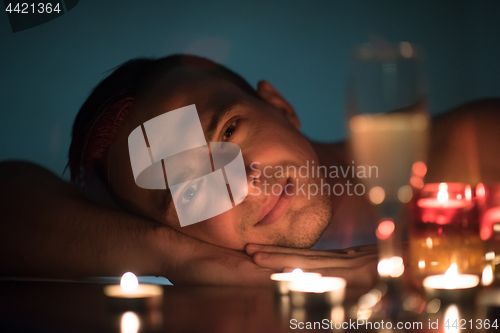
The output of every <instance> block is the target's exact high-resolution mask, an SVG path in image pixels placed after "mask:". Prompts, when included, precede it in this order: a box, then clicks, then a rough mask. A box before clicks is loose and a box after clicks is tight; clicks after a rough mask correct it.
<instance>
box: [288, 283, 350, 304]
mask: <svg viewBox="0 0 500 333" xmlns="http://www.w3.org/2000/svg"><path fill="white" fill-rule="evenodd" d="M345 286H346V280H345V279H343V278H340V277H327V276H324V277H320V278H316V279H310V280H302V281H294V282H290V284H289V289H290V296H291V301H292V305H293V306H295V307H302V306H309V307H325V306H327V305H332V306H335V305H340V304H342V302H343V301H344V296H345Z"/></svg>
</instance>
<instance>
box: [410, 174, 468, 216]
mask: <svg viewBox="0 0 500 333" xmlns="http://www.w3.org/2000/svg"><path fill="white" fill-rule="evenodd" d="M432 185H433V184H429V185H427V186H428V187H431V186H432ZM434 186H435V185H434ZM471 199H472V192H471V188H470V186H467V187H465V191H464V194H463V195H462V194H460V193H459V194H457V195H454V196H452V197H450V194H449V192H448V184H446V183H440V184H439V186H438V191H437V195H436V197H434V198H422V199H419V200H418V201H417V206H418V207H419V208H421V209H422V221H423V222H434V223H437V224H448V223H450V222H451V220H452V218H453V215H454V214H455V213H456V212H457V211H458V210H461V209H462V210H463V209H467V208H470V207H472V201H471Z"/></svg>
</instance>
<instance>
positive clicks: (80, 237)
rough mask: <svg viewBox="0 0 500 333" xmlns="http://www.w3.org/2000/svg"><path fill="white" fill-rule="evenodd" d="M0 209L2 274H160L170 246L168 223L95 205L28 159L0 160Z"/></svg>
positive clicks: (0, 268)
mask: <svg viewBox="0 0 500 333" xmlns="http://www.w3.org/2000/svg"><path fill="white" fill-rule="evenodd" d="M0 214H1V218H0V219H1V222H0V263H1V265H0V273H1V274H2V275H11V276H45V277H68V278H71V277H79V276H90V275H119V274H122V273H123V272H125V271H127V270H133V271H134V272H136V273H137V274H148V275H159V274H160V266H161V264H160V258H161V257H162V256H163V254H164V253H165V254H167V252H168V251H165V250H164V249H163V248H162V244H164V245H167V244H165V242H162V239H164V238H165V235H166V233H168V232H169V229H168V228H165V227H159V225H158V224H156V223H154V222H151V221H148V220H146V219H142V218H140V217H136V216H133V215H130V214H127V213H124V212H120V211H115V210H111V209H107V208H104V207H100V206H97V205H95V204H93V203H91V202H89V201H87V200H86V199H85V198H84V197H82V196H81V195H80V194H79V193H78V192H77V191H76V190H75V189H73V188H72V187H71V186H70V185H69V184H67V183H65V182H64V181H62V180H61V179H59V178H58V177H57V176H55V175H53V174H52V173H50V172H49V171H47V170H45V169H43V168H41V167H38V166H36V165H33V164H29V163H24V162H6V163H5V162H4V163H1V164H0ZM167 236H168V235H167ZM167 259H168V258H164V260H167Z"/></svg>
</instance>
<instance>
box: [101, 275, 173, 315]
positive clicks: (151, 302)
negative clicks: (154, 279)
mask: <svg viewBox="0 0 500 333" xmlns="http://www.w3.org/2000/svg"><path fill="white" fill-rule="evenodd" d="M104 294H105V295H106V296H108V297H109V301H110V306H111V307H112V308H115V309H118V310H124V309H140V310H143V309H145V308H155V307H158V306H159V305H161V303H162V297H161V296H162V295H163V289H162V288H161V287H160V286H157V285H151V284H139V280H138V279H137V276H135V274H134V273H132V272H127V273H125V274H123V276H122V278H121V280H120V285H111V286H105V287H104Z"/></svg>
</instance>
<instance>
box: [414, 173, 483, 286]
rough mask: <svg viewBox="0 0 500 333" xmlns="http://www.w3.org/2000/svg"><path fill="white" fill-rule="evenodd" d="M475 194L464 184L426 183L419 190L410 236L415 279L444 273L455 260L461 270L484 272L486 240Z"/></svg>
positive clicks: (469, 272) (465, 271) (473, 272)
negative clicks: (481, 230)
mask: <svg viewBox="0 0 500 333" xmlns="http://www.w3.org/2000/svg"><path fill="white" fill-rule="evenodd" d="M474 194H475V193H474V191H473V189H472V188H471V186H470V185H465V184H461V183H435V184H426V185H425V186H424V187H423V188H422V190H421V191H420V192H419V193H417V195H416V198H415V200H414V201H413V207H412V210H413V218H412V221H411V224H410V237H409V245H410V269H411V272H412V275H413V276H414V277H415V278H416V281H420V283H421V279H423V278H424V277H426V276H428V275H435V274H444V273H445V272H446V270H447V269H448V268H450V267H451V265H452V264H453V263H455V264H456V265H457V267H458V271H459V272H460V273H468V274H480V273H481V270H482V265H483V261H484V243H483V241H482V240H481V238H480V237H479V221H478V210H477V205H476V197H475V195H474Z"/></svg>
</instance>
